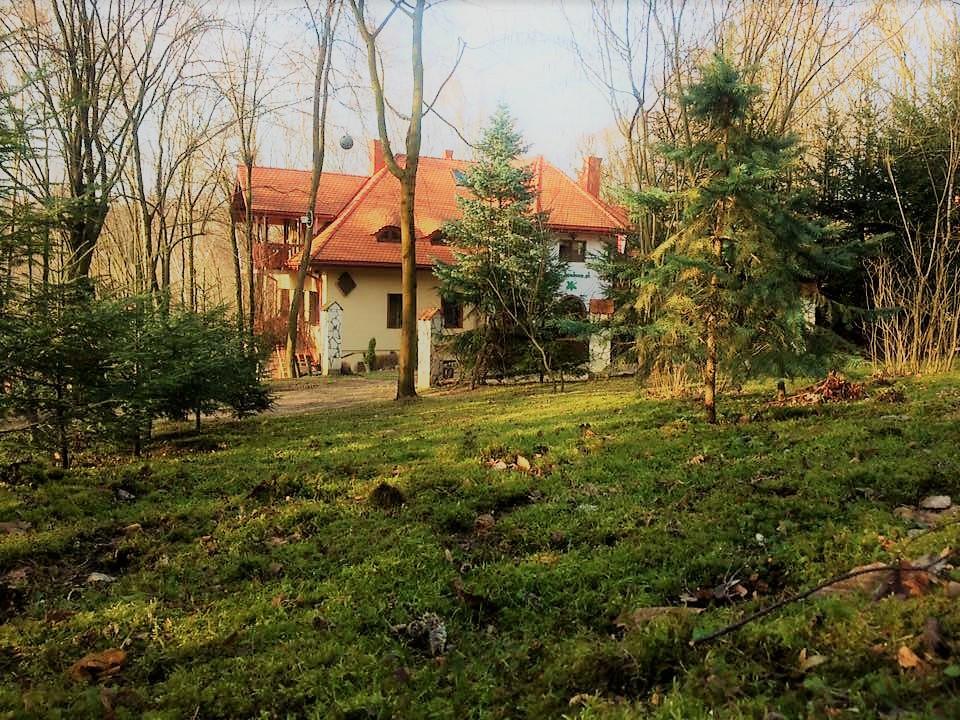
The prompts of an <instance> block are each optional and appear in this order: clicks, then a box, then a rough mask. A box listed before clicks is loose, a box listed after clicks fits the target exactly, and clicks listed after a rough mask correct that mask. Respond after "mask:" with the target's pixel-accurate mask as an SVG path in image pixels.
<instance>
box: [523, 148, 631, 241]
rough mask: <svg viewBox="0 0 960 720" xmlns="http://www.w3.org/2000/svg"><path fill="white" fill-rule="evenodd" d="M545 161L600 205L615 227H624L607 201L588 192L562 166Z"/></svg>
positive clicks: (594, 202)
mask: <svg viewBox="0 0 960 720" xmlns="http://www.w3.org/2000/svg"><path fill="white" fill-rule="evenodd" d="M542 157H543V156H541V158H542ZM545 162H546V163H547V165H549V166H550V167H551V168H552V169H554V170H556V171H557V172H558V173H560V174H561V175H563V177H564V178H565V179H566V180H567V181H568V182H570V184H571V185H573V186H574V187H575V188H576V189H577V190H578V191H579V192H580V194H581V195H583V196H584V197H586V198H587V199H588V200H590V202H591V203H593V204H594V205H595V206H596V207H598V208H599V209H600V211H601V212H603V213H605V214H606V216H607V217H608V218H609V219H610V220H613V222H614V224H613V227H615V228H623V225H622V224H621V221H620V219H619V218H618V217H617V216H616V215H614V214H613V213H612V212H610V210H609V209H608V208H607V207H606V206H605V205H606V203H604V202H603V201H602V200H600V198H599V197H596V196H594V195H592V194H591V193H588V192H587V191H586V190H585V189H584V188H583V187H582V186H581V185H580V183H578V182H576V181H575V180H573V179H572V178H571V177H570V176H569V175H567V174H566V173H565V172H563V170H561V169H560V168H558V167H556V166H555V165H553V164H551V163H550V162H549V161H545Z"/></svg>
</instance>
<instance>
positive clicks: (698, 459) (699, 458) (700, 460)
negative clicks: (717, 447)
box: [687, 454, 707, 465]
mask: <svg viewBox="0 0 960 720" xmlns="http://www.w3.org/2000/svg"><path fill="white" fill-rule="evenodd" d="M706 461H707V456H706V455H703V454H700V455H694V456H693V457H692V458H690V459H689V460H687V465H703V464H704V463H705V462H706Z"/></svg>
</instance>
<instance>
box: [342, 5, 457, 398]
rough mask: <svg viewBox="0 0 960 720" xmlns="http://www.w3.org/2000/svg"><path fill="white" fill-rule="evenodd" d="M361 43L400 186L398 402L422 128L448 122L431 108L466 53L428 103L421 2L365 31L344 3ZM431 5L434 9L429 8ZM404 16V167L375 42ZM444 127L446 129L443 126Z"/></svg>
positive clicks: (411, 342) (413, 302)
mask: <svg viewBox="0 0 960 720" xmlns="http://www.w3.org/2000/svg"><path fill="white" fill-rule="evenodd" d="M349 2H350V7H351V8H352V10H353V15H354V18H355V19H356V24H357V28H358V31H359V33H360V37H361V38H362V40H363V44H364V47H365V48H366V54H367V71H368V73H369V75H370V90H371V92H372V94H373V104H374V108H375V109H376V114H377V130H378V132H379V135H380V142H381V144H382V146H383V160H384V164H385V165H386V168H387V170H388V171H389V172H390V174H391V175H393V176H394V177H395V178H397V180H399V182H400V258H401V260H400V274H401V286H402V293H403V306H402V308H403V309H402V313H401V315H402V322H401V330H400V338H401V339H400V373H399V378H398V380H397V399H398V400H399V399H401V398H413V397H416V396H417V390H416V383H415V380H414V377H415V373H416V366H417V255H416V253H417V247H416V225H415V223H414V208H415V204H416V203H415V200H416V197H415V196H416V188H417V169H418V168H419V164H420V144H421V128H422V125H423V118H424V117H425V116H426V115H427V114H428V113H431V112H432V113H434V114H435V115H436V116H437V117H438V118H439V119H440V120H441V121H442V122H445V123H447V121H446V120H445V119H444V118H443V117H442V116H440V115H439V113H437V111H436V109H435V106H436V103H437V100H438V99H439V98H440V94H441V93H442V92H443V88H444V87H445V86H446V84H447V82H448V81H449V80H450V78H451V77H452V76H453V73H454V72H455V71H456V68H457V66H458V65H459V64H460V60H461V59H462V58H463V53H464V50H465V48H466V46H465V45H463V43H462V42H461V43H460V47H459V53H458V55H457V60H456V62H455V63H454V65H453V68H452V69H451V70H450V73H449V74H448V75H447V76H446V78H445V79H444V80H443V82H441V83H440V86H439V89H438V90H437V93H436V95H434V97H433V100H431V101H430V102H429V103H427V102H426V101H425V100H424V86H423V16H424V13H425V12H426V10H427V9H428V7H429V5H428V4H427V2H426V0H391V5H390V10H389V11H388V12H387V14H386V16H385V17H384V18H383V20H381V21H380V22H379V24H376V25H370V24H368V23H370V22H371V21H370V18H368V17H367V14H366V2H365V0H349ZM434 4H436V3H434ZM398 11H399V12H400V13H402V14H403V15H405V16H406V17H407V18H408V19H409V20H410V23H411V48H410V49H411V61H412V63H411V64H412V80H413V88H412V92H411V95H410V114H409V115H405V114H402V113H396V110H394V112H395V113H396V114H397V115H398V116H399V117H401V118H402V119H403V120H405V121H406V122H407V133H406V140H405V149H406V153H405V155H404V157H403V163H402V165H401V163H400V162H399V161H398V159H397V156H396V155H395V154H394V151H393V148H392V146H391V144H390V137H389V133H388V132H387V114H386V111H387V107H388V106H389V107H390V108H391V110H393V107H392V106H391V105H389V103H388V101H387V99H386V95H385V93H384V79H383V72H382V61H381V60H380V58H379V52H378V48H377V39H378V37H379V35H380V33H381V32H382V31H383V29H384V28H385V27H386V26H387V23H388V22H390V19H391V18H392V17H393V16H394V14H395V13H397V12H398ZM448 124H449V123H448Z"/></svg>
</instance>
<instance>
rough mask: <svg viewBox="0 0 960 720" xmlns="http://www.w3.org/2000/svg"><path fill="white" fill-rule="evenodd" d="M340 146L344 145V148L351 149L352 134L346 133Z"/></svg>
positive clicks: (341, 139)
mask: <svg viewBox="0 0 960 720" xmlns="http://www.w3.org/2000/svg"><path fill="white" fill-rule="evenodd" d="M340 147H342V148H343V149H344V150H349V149H350V148H352V147H353V138H352V137H350V135H344V136H343V137H342V138H340Z"/></svg>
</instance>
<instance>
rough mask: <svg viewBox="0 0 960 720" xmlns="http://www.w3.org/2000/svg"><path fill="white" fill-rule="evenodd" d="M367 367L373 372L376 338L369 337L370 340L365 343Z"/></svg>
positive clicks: (375, 364)
mask: <svg viewBox="0 0 960 720" xmlns="http://www.w3.org/2000/svg"><path fill="white" fill-rule="evenodd" d="M366 359H367V369H368V370H369V371H370V372H373V371H374V370H376V369H377V339H376V338H370V342H369V343H367V355H366Z"/></svg>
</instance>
